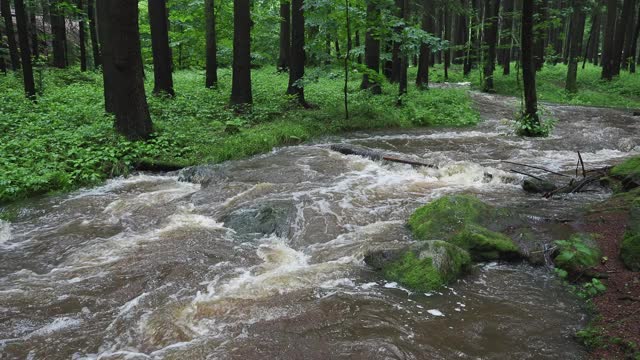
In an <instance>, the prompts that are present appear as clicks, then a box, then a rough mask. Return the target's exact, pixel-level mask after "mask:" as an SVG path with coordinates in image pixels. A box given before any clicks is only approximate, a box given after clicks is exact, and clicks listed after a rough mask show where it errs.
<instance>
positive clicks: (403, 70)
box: [398, 0, 409, 105]
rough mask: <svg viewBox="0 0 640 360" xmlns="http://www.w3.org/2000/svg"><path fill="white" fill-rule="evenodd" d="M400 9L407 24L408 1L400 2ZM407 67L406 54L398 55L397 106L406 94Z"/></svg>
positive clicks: (402, 0) (407, 59)
mask: <svg viewBox="0 0 640 360" xmlns="http://www.w3.org/2000/svg"><path fill="white" fill-rule="evenodd" d="M401 4H402V7H401V8H400V14H401V16H402V18H403V19H404V21H405V24H407V23H408V22H409V0H401ZM405 26H406V25H405ZM408 67H409V58H408V56H407V54H405V53H402V54H400V77H399V79H398V81H399V86H398V95H399V96H398V105H402V96H403V95H405V94H407V87H408V86H407V85H408V84H407V82H408V81H407V69H408Z"/></svg>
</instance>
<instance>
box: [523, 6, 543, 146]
mask: <svg viewBox="0 0 640 360" xmlns="http://www.w3.org/2000/svg"><path fill="white" fill-rule="evenodd" d="M534 1H535V0H524V1H523V2H522V39H521V44H522V45H521V46H522V50H521V52H522V82H523V84H524V104H525V108H524V114H523V117H524V120H525V121H528V122H529V123H530V124H533V125H534V126H535V125H540V119H539V118H538V95H537V92H536V67H535V63H534V57H533V52H534V47H533V26H534V22H533V13H534V4H533V3H534ZM528 135H533V134H528Z"/></svg>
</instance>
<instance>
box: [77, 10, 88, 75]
mask: <svg viewBox="0 0 640 360" xmlns="http://www.w3.org/2000/svg"><path fill="white" fill-rule="evenodd" d="M78 10H80V21H78V38H79V40H80V71H87V39H86V35H85V22H84V5H83V4H82V0H78Z"/></svg>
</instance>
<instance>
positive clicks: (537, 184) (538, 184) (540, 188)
mask: <svg viewBox="0 0 640 360" xmlns="http://www.w3.org/2000/svg"><path fill="white" fill-rule="evenodd" d="M557 188H558V187H557V186H556V185H555V184H554V183H552V182H550V181H541V180H529V179H527V180H525V181H524V182H523V183H522V189H523V190H524V191H526V192H528V193H532V194H546V193H549V192H552V191H554V190H556V189H557Z"/></svg>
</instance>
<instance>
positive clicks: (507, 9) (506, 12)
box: [500, 0, 514, 75]
mask: <svg viewBox="0 0 640 360" xmlns="http://www.w3.org/2000/svg"><path fill="white" fill-rule="evenodd" d="M502 4H503V5H502V9H503V14H502V18H503V19H504V26H503V28H502V31H501V33H500V34H501V35H502V40H503V41H502V44H503V47H504V50H503V52H502V58H501V59H500V63H501V64H502V68H503V74H504V75H509V74H510V73H511V57H512V56H513V52H512V47H513V41H512V36H513V7H514V0H504V1H503V2H502Z"/></svg>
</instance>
